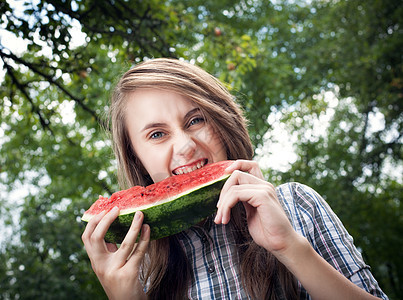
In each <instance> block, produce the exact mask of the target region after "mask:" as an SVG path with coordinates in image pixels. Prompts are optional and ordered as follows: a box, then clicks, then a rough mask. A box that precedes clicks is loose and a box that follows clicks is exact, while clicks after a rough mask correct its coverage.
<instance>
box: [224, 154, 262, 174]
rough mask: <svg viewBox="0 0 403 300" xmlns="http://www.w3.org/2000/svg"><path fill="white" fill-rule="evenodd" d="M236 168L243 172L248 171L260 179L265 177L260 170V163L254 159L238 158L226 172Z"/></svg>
mask: <svg viewBox="0 0 403 300" xmlns="http://www.w3.org/2000/svg"><path fill="white" fill-rule="evenodd" d="M235 170H239V171H242V172H246V173H249V174H252V175H254V176H256V177H258V178H260V179H264V177H263V173H262V171H261V170H260V167H259V164H258V163H257V162H256V161H253V160H243V159H239V160H236V161H235V162H234V163H233V164H231V165H230V166H229V167H228V168H226V169H225V171H226V172H229V173H231V172H233V171H235Z"/></svg>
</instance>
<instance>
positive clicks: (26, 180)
mask: <svg viewBox="0 0 403 300" xmlns="http://www.w3.org/2000/svg"><path fill="white" fill-rule="evenodd" d="M0 13H1V20H0V22H1V23H0V24H1V25H0V56H1V60H0V66H1V69H0V82H1V87H0V99H1V100H0V101H1V102H0V116H1V117H0V118H1V119H0V147H1V152H0V192H1V194H0V197H1V202H0V215H1V217H0V226H1V228H2V229H1V238H0V243H1V244H0V298H1V299H102V298H105V295H104V293H103V291H102V288H101V286H100V284H99V283H98V281H97V279H96V277H95V276H94V274H93V272H92V269H91V266H90V263H89V260H88V257H87V255H86V253H85V250H84V248H83V245H82V242H81V233H82V231H83V228H84V227H83V226H82V225H81V222H80V216H81V215H82V214H83V212H84V210H85V209H87V208H88V207H89V206H90V204H91V203H92V202H93V201H94V200H96V199H97V198H98V195H99V194H101V195H104V196H108V195H110V194H111V193H112V192H113V191H115V190H117V189H118V185H117V180H116V175H115V163H114V160H113V154H112V152H111V149H110V141H109V138H108V134H107V133H106V132H105V130H104V129H103V125H104V122H105V121H104V120H105V115H106V111H107V105H108V100H109V97H110V93H111V90H112V88H113V86H114V84H115V83H116V80H117V79H118V78H119V76H120V75H121V74H123V73H124V72H125V71H126V70H127V69H129V68H130V67H131V66H132V65H133V64H135V63H138V62H140V61H142V60H145V59H147V58H153V57H175V58H183V59H185V60H188V61H191V62H192V63H195V64H197V65H200V66H201V67H203V68H204V69H206V70H207V71H209V72H210V73H212V74H214V75H215V76H217V77H218V78H220V79H221V80H222V81H223V82H225V83H226V84H227V86H228V88H230V90H231V92H232V93H233V95H234V96H236V98H237V101H238V102H239V103H240V104H241V105H242V106H243V107H244V109H245V111H246V114H247V117H248V118H249V120H250V126H249V130H250V134H251V136H252V140H253V143H254V145H255V149H256V159H257V160H259V162H260V163H261V166H262V168H263V169H264V172H265V175H266V176H267V179H268V180H270V181H272V182H273V183H275V184H279V183H281V182H286V181H299V182H302V183H305V184H307V185H310V186H312V187H313V188H315V189H316V190H317V191H318V192H319V193H321V194H322V195H323V196H324V197H325V199H326V200H327V201H328V202H329V204H330V205H331V206H332V208H333V209H334V210H335V212H336V213H337V214H338V215H339V217H340V219H341V220H342V221H343V223H344V224H345V226H346V227H347V229H348V230H349V232H350V233H351V234H352V235H353V236H354V239H355V243H356V245H357V246H358V247H359V249H360V250H361V251H362V254H363V256H364V258H365V260H366V262H367V263H368V264H370V265H371V267H372V272H373V274H374V275H375V277H376V278H377V279H378V281H379V283H380V285H381V287H382V288H383V289H384V291H385V292H386V293H387V294H388V295H389V297H390V298H391V299H403V259H402V254H401V251H402V249H403V239H402V232H403V220H402V205H401V200H402V194H403V192H402V191H403V189H402V184H403V176H402V173H403V163H402V154H403V150H402V140H403V138H402V133H403V109H402V108H403V76H402V73H403V72H402V71H403V64H402V56H403V51H402V49H403V28H402V26H403V22H402V19H403V2H402V1H397V0H395V1H393V0H385V1H379V0H368V1H358V0H357V1H353V0H351V1H346V0H340V1H274V0H273V1H260V0H243V1H229V0H227V1H225V0H223V1H217V0H214V1H211V0H203V1H199V0H192V1H184V0H182V1H179V0H177V1H176V0H165V1H160V0H144V1H138V0H137V1H136V0H104V1H96V0H88V1H70V0H52V1H42V0H32V1H1V2H0ZM279 152H280V155H279ZM279 160H281V164H280V161H279Z"/></svg>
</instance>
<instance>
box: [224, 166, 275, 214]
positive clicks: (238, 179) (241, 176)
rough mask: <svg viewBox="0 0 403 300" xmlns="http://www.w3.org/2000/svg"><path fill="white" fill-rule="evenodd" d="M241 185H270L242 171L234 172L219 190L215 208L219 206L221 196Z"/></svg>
mask: <svg viewBox="0 0 403 300" xmlns="http://www.w3.org/2000/svg"><path fill="white" fill-rule="evenodd" d="M243 184H261V185H265V186H266V185H271V184H270V183H268V182H267V181H264V180H262V179H260V178H258V177H256V176H254V175H251V174H249V173H245V172H243V171H238V170H236V171H234V172H233V173H232V175H231V176H230V177H229V178H228V180H227V181H226V182H225V183H224V186H223V187H222V189H221V193H220V197H219V199H218V202H217V207H219V206H220V203H221V199H222V195H225V194H226V193H227V192H228V190H229V189H230V188H231V187H232V186H234V185H243Z"/></svg>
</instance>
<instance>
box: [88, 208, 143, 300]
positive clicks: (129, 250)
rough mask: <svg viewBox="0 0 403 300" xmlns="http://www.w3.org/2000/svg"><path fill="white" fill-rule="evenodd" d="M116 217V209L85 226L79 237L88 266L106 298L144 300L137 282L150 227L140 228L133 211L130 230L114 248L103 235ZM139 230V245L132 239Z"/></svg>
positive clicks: (138, 216) (140, 218)
mask: <svg viewBox="0 0 403 300" xmlns="http://www.w3.org/2000/svg"><path fill="white" fill-rule="evenodd" d="M118 215H119V209H118V208H117V207H115V208H113V209H112V210H111V211H109V212H108V213H106V212H105V211H104V212H101V213H100V214H98V215H96V216H94V217H93V218H92V219H91V220H90V221H89V222H88V224H87V227H86V228H85V230H84V233H83V235H82V240H83V242H84V246H85V249H86V251H87V254H88V257H89V258H90V260H91V266H92V268H93V270H94V272H95V274H96V275H97V277H98V279H99V281H100V282H101V284H102V286H103V288H104V290H105V292H106V294H107V296H108V298H109V299H146V294H145V293H144V291H143V287H142V285H141V283H140V281H139V269H140V264H141V261H142V260H143V258H144V255H145V253H146V250H147V247H148V243H149V241H150V227H149V226H148V225H142V224H143V219H144V215H143V213H142V212H140V211H138V212H136V214H135V216H134V218H133V222H132V224H131V226H130V229H129V231H128V233H127V235H126V237H125V239H124V240H123V242H122V244H121V246H120V247H119V248H118V247H117V246H116V245H115V244H110V243H106V242H105V240H104V236H105V234H106V232H107V230H108V228H109V226H110V225H111V224H112V222H113V220H115V219H116V218H117V216H118ZM140 229H141V236H140V239H139V242H138V243H137V244H136V239H137V237H138V234H139V232H140Z"/></svg>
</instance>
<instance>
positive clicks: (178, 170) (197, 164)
mask: <svg viewBox="0 0 403 300" xmlns="http://www.w3.org/2000/svg"><path fill="white" fill-rule="evenodd" d="M207 161H208V160H207V158H202V159H199V160H196V161H194V162H192V163H190V164H187V165H184V166H180V167H178V168H175V169H174V170H172V173H173V174H174V175H180V174H186V173H189V172H192V171H194V170H197V169H200V168H202V167H203V166H204V165H206V164H207Z"/></svg>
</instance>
